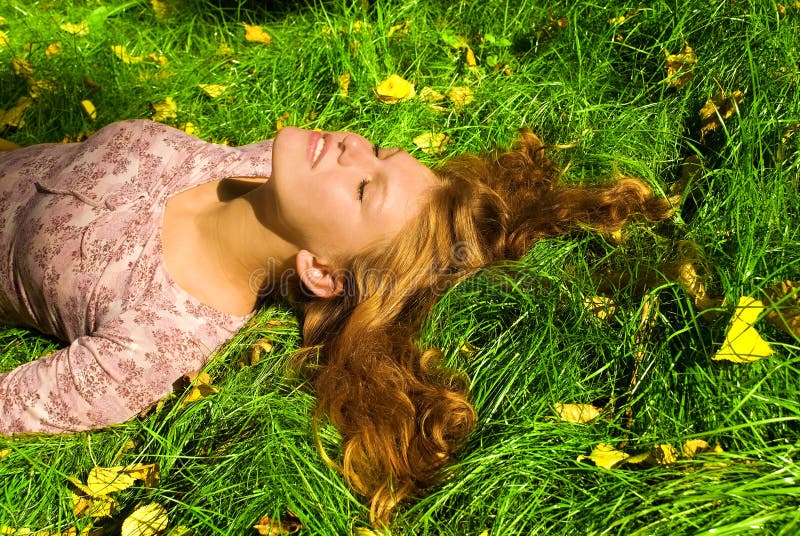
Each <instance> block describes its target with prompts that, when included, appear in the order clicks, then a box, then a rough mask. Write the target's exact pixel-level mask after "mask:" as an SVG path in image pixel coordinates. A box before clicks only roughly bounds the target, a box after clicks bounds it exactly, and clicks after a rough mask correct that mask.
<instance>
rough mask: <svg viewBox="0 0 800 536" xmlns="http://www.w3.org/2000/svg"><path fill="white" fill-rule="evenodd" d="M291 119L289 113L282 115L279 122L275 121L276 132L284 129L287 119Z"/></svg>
mask: <svg viewBox="0 0 800 536" xmlns="http://www.w3.org/2000/svg"><path fill="white" fill-rule="evenodd" d="M290 117H291V115H289V112H283V113H282V114H281V116H280V117H279V118H278V120H277V121H275V130H280V129H282V128H283V122H284V121H286V120H287V119H289V118H290Z"/></svg>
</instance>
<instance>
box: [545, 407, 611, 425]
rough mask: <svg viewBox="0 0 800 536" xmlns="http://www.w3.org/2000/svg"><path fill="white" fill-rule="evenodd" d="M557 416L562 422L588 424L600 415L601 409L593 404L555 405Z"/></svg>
mask: <svg viewBox="0 0 800 536" xmlns="http://www.w3.org/2000/svg"><path fill="white" fill-rule="evenodd" d="M555 409H556V414H557V415H558V417H559V418H560V419H561V420H562V421H569V422H579V423H587V422H591V421H593V420H594V419H596V418H597V417H598V416H599V415H600V408H597V407H595V406H593V405H591V404H561V403H558V404H556V405H555Z"/></svg>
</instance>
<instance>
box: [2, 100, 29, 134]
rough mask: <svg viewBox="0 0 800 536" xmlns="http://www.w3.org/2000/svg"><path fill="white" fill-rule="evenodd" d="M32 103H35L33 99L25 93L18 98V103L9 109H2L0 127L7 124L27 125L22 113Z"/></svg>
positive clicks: (17, 126)
mask: <svg viewBox="0 0 800 536" xmlns="http://www.w3.org/2000/svg"><path fill="white" fill-rule="evenodd" d="M31 104H33V99H32V98H30V97H26V96H24V95H23V96H22V97H20V98H18V99H17V103H16V104H15V105H14V106H12V107H11V108H9V109H8V110H0V128H2V127H6V126H8V127H14V128H22V127H23V125H25V120H24V119H23V118H22V115H23V113H25V110H26V109H27V108H28V106H30V105H31Z"/></svg>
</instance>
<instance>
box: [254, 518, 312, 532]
mask: <svg viewBox="0 0 800 536" xmlns="http://www.w3.org/2000/svg"><path fill="white" fill-rule="evenodd" d="M253 528H254V529H256V530H257V531H258V533H259V534H261V535H262V536H280V535H281V534H293V533H295V532H297V531H299V530H300V529H302V528H303V525H302V524H301V523H300V520H299V519H297V516H294V515H291V514H289V515H287V516H285V517H284V518H281V519H272V518H271V517H268V516H264V517H262V518H261V519H259V520H258V523H256V524H255V525H253Z"/></svg>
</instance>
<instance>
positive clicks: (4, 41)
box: [0, 30, 8, 49]
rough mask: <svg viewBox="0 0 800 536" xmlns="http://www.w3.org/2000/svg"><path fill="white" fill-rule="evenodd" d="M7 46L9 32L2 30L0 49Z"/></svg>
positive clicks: (0, 31) (0, 32)
mask: <svg viewBox="0 0 800 536" xmlns="http://www.w3.org/2000/svg"><path fill="white" fill-rule="evenodd" d="M7 46H8V34H6V32H4V31H2V30H0V49H3V48H5V47H7Z"/></svg>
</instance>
